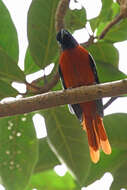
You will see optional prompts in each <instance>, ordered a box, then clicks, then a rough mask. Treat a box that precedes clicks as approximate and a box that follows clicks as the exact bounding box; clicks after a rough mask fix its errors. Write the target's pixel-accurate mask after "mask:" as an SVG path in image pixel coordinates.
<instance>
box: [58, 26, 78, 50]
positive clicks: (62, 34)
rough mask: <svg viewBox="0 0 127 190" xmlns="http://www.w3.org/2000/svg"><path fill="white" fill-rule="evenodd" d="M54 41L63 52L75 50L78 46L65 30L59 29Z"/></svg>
mask: <svg viewBox="0 0 127 190" xmlns="http://www.w3.org/2000/svg"><path fill="white" fill-rule="evenodd" d="M56 39H57V41H58V42H59V43H60V45H61V48H62V49H63V50H65V49H71V48H75V47H76V46H77V45H78V42H77V41H76V40H75V39H74V38H73V36H72V35H71V33H69V32H68V31H67V30H65V29H61V30H60V31H59V32H58V34H57V36H56Z"/></svg>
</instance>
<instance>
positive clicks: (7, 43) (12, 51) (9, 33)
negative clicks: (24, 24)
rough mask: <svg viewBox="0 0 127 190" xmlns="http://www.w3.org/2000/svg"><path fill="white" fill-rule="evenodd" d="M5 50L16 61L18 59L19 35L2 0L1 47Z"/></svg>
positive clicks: (0, 16)
mask: <svg viewBox="0 0 127 190" xmlns="http://www.w3.org/2000/svg"><path fill="white" fill-rule="evenodd" d="M1 48H3V49H4V50H5V52H6V53H7V54H8V55H9V56H10V57H11V58H12V59H13V60H15V61H16V62H17V61H18V54H19V49H18V37H17V32H16V29H15V26H14V24H13V22H12V20H11V17H10V14H9V12H8V10H7V8H6V7H5V6H4V4H3V3H2V1H0V49H1Z"/></svg>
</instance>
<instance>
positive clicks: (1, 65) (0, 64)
mask: <svg viewBox="0 0 127 190" xmlns="http://www.w3.org/2000/svg"><path fill="white" fill-rule="evenodd" d="M0 78H3V79H4V80H9V81H21V82H24V81H25V75H24V73H23V71H22V70H21V69H20V68H19V67H18V65H17V64H16V62H15V61H14V60H13V59H12V58H11V57H9V56H8V55H7V54H6V53H5V51H4V50H3V49H2V48H0Z"/></svg>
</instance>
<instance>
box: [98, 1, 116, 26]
mask: <svg viewBox="0 0 127 190" xmlns="http://www.w3.org/2000/svg"><path fill="white" fill-rule="evenodd" d="M101 1H102V9H101V12H100V14H99V17H100V18H101V21H103V22H105V21H108V20H111V18H112V9H111V7H112V3H113V0H106V1H105V0H101Z"/></svg>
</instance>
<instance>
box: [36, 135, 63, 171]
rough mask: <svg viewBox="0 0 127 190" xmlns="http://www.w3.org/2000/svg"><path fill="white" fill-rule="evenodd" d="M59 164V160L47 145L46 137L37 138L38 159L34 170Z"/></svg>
mask: <svg viewBox="0 0 127 190" xmlns="http://www.w3.org/2000/svg"><path fill="white" fill-rule="evenodd" d="M58 164H60V162H59V160H58V159H57V157H56V156H55V154H54V153H53V152H52V150H51V148H50V147H49V145H48V142H47V138H42V139H40V140H39V159H38V162H37V164H36V167H35V170H34V172H35V173H37V172H42V171H45V170H49V169H52V168H53V167H55V166H56V165H58Z"/></svg>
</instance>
